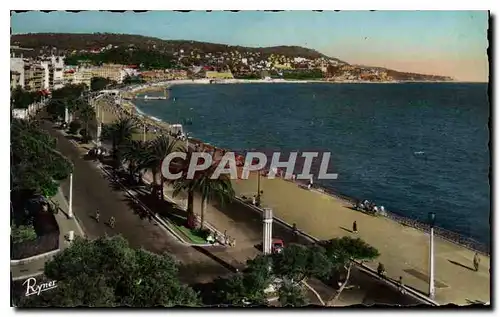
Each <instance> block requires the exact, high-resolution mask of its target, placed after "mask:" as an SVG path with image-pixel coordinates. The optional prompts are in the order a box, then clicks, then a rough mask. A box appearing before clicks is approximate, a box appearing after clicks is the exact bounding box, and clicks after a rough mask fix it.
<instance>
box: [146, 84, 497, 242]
mask: <svg viewBox="0 0 500 317" xmlns="http://www.w3.org/2000/svg"><path fill="white" fill-rule="evenodd" d="M174 97H175V101H174V99H173V98H174ZM137 105H138V107H139V108H140V109H141V110H142V111H144V112H145V113H147V114H149V115H152V116H155V117H157V118H161V119H162V120H164V121H167V122H182V121H183V120H184V119H186V118H192V119H193V124H192V125H191V126H185V128H186V129H187V130H188V131H189V132H190V133H191V136H194V137H196V138H200V139H203V140H204V141H207V142H209V143H211V144H215V145H218V146H221V147H225V148H231V149H244V148H281V149H288V150H297V149H310V148H321V149H328V150H330V151H331V152H332V159H331V166H333V171H334V172H336V173H338V179H337V180H324V181H318V183H320V184H321V185H323V186H325V187H327V188H330V189H332V190H335V191H337V192H340V193H342V194H345V195H347V196H352V197H356V198H363V199H364V198H366V199H368V200H372V201H374V202H375V203H377V204H378V205H384V206H385V207H386V208H387V209H388V210H390V211H391V212H393V213H396V214H400V215H403V216H407V217H410V218H413V219H417V220H420V221H425V220H426V218H427V214H428V212H429V211H434V212H435V213H436V214H437V218H436V223H437V225H438V226H440V227H442V228H445V229H448V230H452V231H455V232H458V233H461V234H463V235H465V236H469V237H472V238H474V239H477V240H478V241H480V242H482V243H484V244H487V245H489V244H490V225H489V213H490V187H489V179H488V173H489V168H490V158H489V148H488V142H489V128H488V120H489V115H490V112H489V101H488V96H487V85H486V84H455V83H453V84H450V83H447V84H444V83H429V84H419V83H411V84H245V85H184V86H173V87H172V90H171V98H170V99H169V100H167V101H147V102H144V101H142V102H138V103H137ZM331 169H332V168H331Z"/></svg>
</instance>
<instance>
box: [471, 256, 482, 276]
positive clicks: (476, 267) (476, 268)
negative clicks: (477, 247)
mask: <svg viewBox="0 0 500 317" xmlns="http://www.w3.org/2000/svg"><path fill="white" fill-rule="evenodd" d="M473 262H474V271H476V272H477V271H479V263H480V262H481V258H479V253H477V252H476V254H474V260H473Z"/></svg>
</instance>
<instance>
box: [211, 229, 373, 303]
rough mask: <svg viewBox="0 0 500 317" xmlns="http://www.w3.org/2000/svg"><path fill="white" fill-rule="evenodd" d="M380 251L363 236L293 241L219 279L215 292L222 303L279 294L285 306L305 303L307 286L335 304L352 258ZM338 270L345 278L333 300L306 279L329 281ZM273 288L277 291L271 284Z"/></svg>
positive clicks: (365, 257)
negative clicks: (230, 275)
mask: <svg viewBox="0 0 500 317" xmlns="http://www.w3.org/2000/svg"><path fill="white" fill-rule="evenodd" d="M378 255H379V253H378V251H377V250H376V249H375V248H373V247H372V246H370V245H369V244H367V243H366V242H364V241H363V240H361V239H359V238H358V239H352V238H350V237H343V238H335V239H331V240H328V241H322V242H320V243H318V244H314V245H309V246H305V245H297V244H290V245H288V246H286V247H285V248H284V249H283V251H282V252H280V253H273V254H271V255H260V256H258V257H256V258H255V259H253V260H249V261H248V262H247V269H246V270H245V271H244V272H242V273H237V274H236V275H233V276H232V277H230V278H227V279H219V280H217V281H216V284H215V285H216V290H217V291H216V295H217V296H218V298H217V299H218V300H219V301H220V302H221V303H222V304H228V305H229V304H230V305H250V304H251V305H262V304H267V301H268V298H269V297H273V296H277V299H278V301H279V302H280V304H281V305H282V306H304V305H307V303H308V298H307V297H306V292H305V288H308V289H309V290H310V291H311V292H312V293H314V295H315V296H316V297H317V298H318V299H319V301H320V302H321V303H322V304H324V305H333V304H334V302H335V300H336V299H337V298H338V297H339V296H340V294H341V292H342V290H343V289H344V288H345V286H346V285H347V283H348V282H349V273H350V270H351V267H352V261H351V260H373V259H375V258H376V257H377V256H378ZM338 273H341V274H345V279H344V280H343V283H342V285H341V287H340V288H339V289H337V287H338V285H335V286H334V289H336V290H337V291H336V292H335V294H333V297H332V299H330V300H323V299H322V298H321V297H320V295H319V294H318V293H317V292H316V291H315V290H314V289H313V288H312V287H310V286H309V285H308V284H307V279H309V278H318V279H321V280H324V281H325V280H328V279H330V278H331V277H333V276H337V275H338ZM271 285H272V286H273V287H274V292H272V291H269V292H268V293H266V291H265V290H266V289H268V290H269V289H270V286H271Z"/></svg>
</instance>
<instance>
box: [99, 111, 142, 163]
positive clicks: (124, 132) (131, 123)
mask: <svg viewBox="0 0 500 317" xmlns="http://www.w3.org/2000/svg"><path fill="white" fill-rule="evenodd" d="M136 131H137V122H136V121H135V120H134V119H132V118H129V117H121V118H119V119H118V120H116V121H115V122H113V123H111V124H107V125H104V126H103V129H102V139H103V140H107V141H111V142H112V146H113V153H112V155H113V160H114V162H115V166H120V165H121V164H122V163H123V162H122V160H123V157H122V155H123V151H124V149H125V147H126V146H127V144H128V143H129V142H130V141H131V140H132V136H133V135H134V133H136Z"/></svg>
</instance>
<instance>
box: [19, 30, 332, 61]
mask: <svg viewBox="0 0 500 317" xmlns="http://www.w3.org/2000/svg"><path fill="white" fill-rule="evenodd" d="M108 44H111V45H116V46H119V47H120V48H122V47H126V48H128V47H131V48H136V49H140V50H157V51H160V52H165V53H167V54H172V53H173V52H175V51H179V50H180V49H183V50H184V51H185V52H190V51H200V52H204V53H216V52H231V51H239V52H252V53H257V52H258V53H261V54H262V55H264V56H269V55H271V54H279V55H285V56H289V57H298V56H301V57H305V58H319V57H324V56H325V55H323V54H321V53H319V52H317V51H315V50H312V49H308V48H305V47H300V46H274V47H258V48H256V47H243V46H231V45H225V44H216V43H206V42H197V41H191V40H189V39H187V40H161V39H159V38H154V37H148V36H142V35H129V34H111V33H94V34H73V33H34V34H14V35H12V36H11V45H19V46H21V47H30V48H34V49H38V50H39V49H42V48H43V47H57V48H59V49H61V50H68V51H72V50H81V49H87V50H88V49H93V48H101V47H103V46H106V45H108ZM73 62H74V60H73V59H71V58H70V57H67V58H66V64H67V65H71V64H72V63H73Z"/></svg>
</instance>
